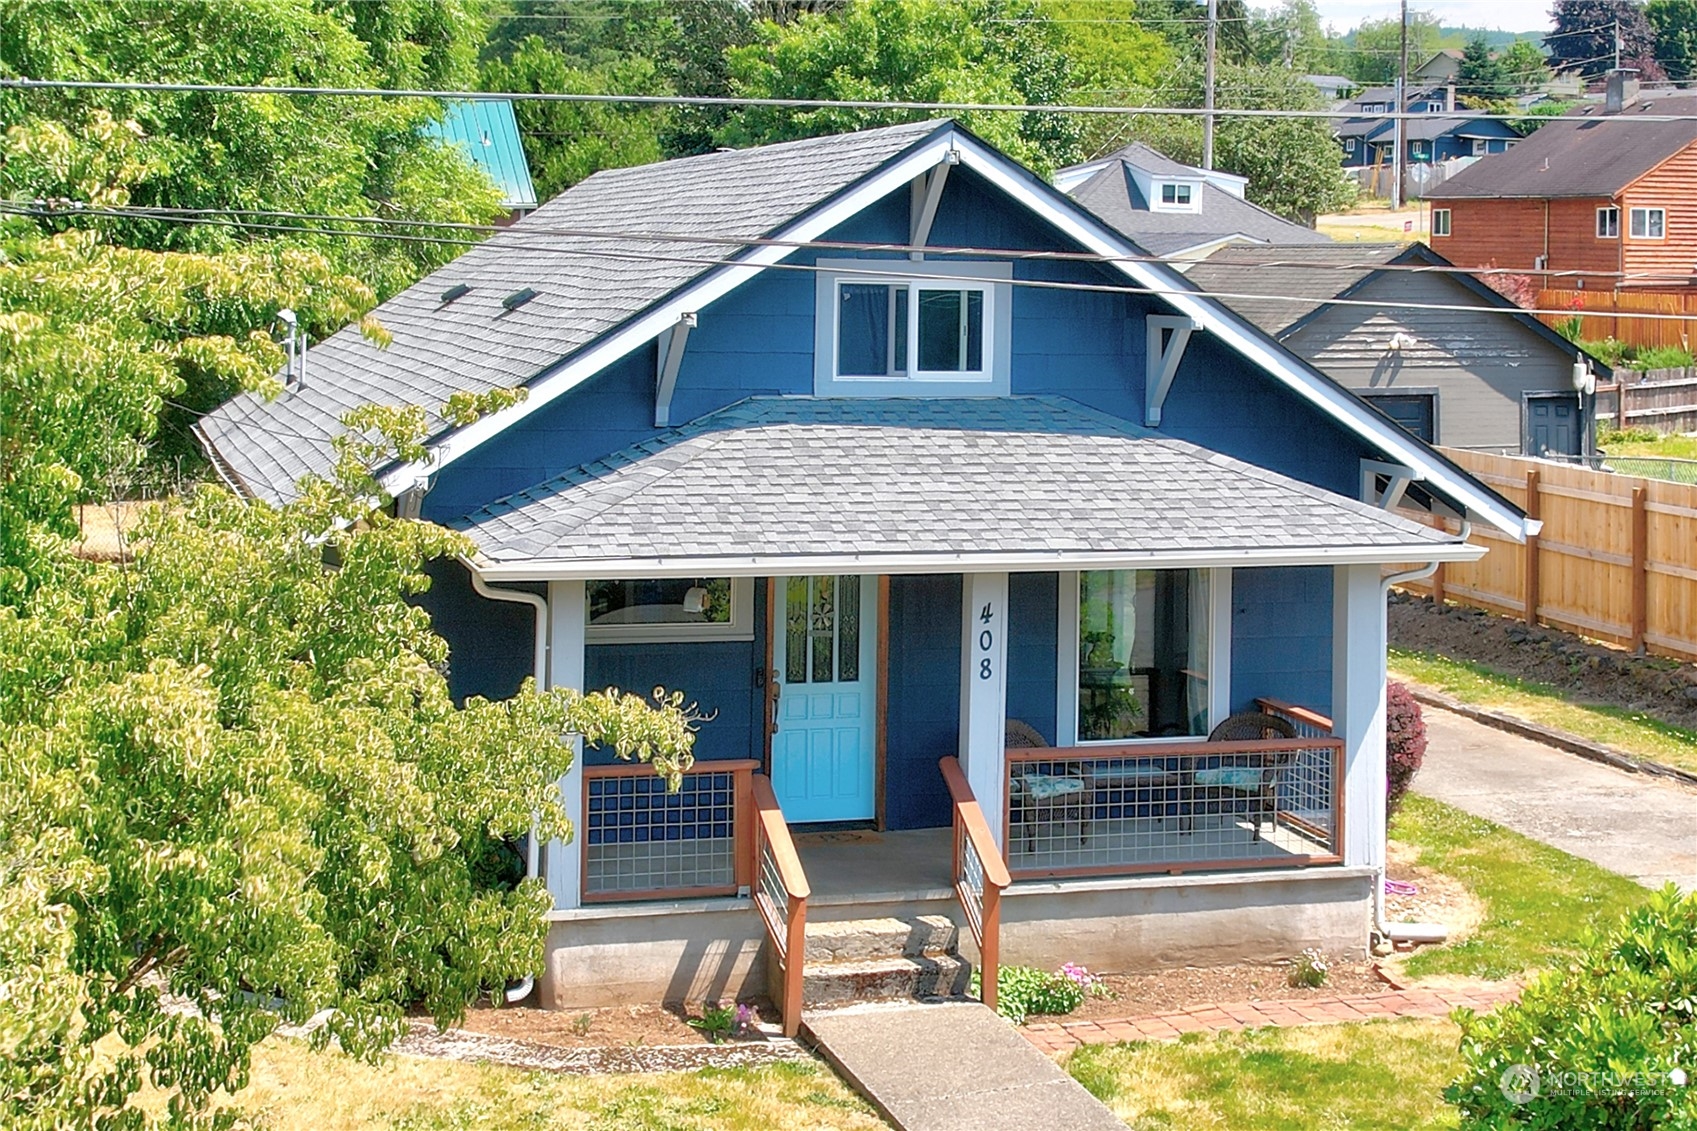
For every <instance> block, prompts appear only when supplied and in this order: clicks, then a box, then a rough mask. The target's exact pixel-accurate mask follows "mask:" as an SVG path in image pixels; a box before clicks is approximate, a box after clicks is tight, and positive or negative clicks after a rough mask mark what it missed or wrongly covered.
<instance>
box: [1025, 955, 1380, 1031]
mask: <svg viewBox="0 0 1697 1131" xmlns="http://www.w3.org/2000/svg"><path fill="white" fill-rule="evenodd" d="M1288 973H1289V967H1286V966H1257V965H1245V966H1209V967H1194V968H1185V969H1182V970H1163V971H1160V972H1158V973H1152V974H1108V975H1106V976H1104V977H1103V981H1104V982H1105V983H1106V984H1107V987H1108V990H1109V991H1110V995H1111V996H1108V995H1096V996H1091V997H1087V998H1085V999H1084V1004H1083V1005H1081V1006H1079V1007H1078V1008H1077V1009H1075V1010H1074V1011H1073V1012H1071V1013H1068V1014H1066V1015H1065V1016H1064V1017H1033V1018H1032V1020H1033V1021H1060V1022H1067V1021H1107V1020H1112V1019H1116V1018H1120V1017H1136V1016H1142V1015H1144V1014H1147V1013H1168V1012H1172V1011H1174V1010H1180V1009H1189V1008H1191V1007H1193V1006H1198V1005H1214V1004H1217V1003H1219V1002H1238V1001H1301V1000H1303V999H1305V998H1330V997H1336V996H1337V995H1339V994H1371V993H1381V992H1383V991H1385V990H1388V989H1390V986H1389V985H1387V984H1386V983H1385V981H1384V980H1383V979H1381V978H1380V977H1379V976H1378V975H1377V974H1375V973H1374V972H1373V967H1372V964H1371V963H1366V962H1361V963H1342V962H1337V963H1333V964H1332V967H1331V969H1330V970H1329V971H1328V972H1327V975H1326V984H1325V985H1323V986H1319V987H1316V988H1312V989H1311V988H1309V987H1306V986H1292V985H1291V984H1290V983H1289V982H1288V981H1287V980H1286V976H1287V974H1288Z"/></svg>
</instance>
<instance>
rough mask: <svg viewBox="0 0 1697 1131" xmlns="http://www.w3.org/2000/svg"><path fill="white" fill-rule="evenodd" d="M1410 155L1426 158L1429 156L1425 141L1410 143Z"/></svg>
mask: <svg viewBox="0 0 1697 1131" xmlns="http://www.w3.org/2000/svg"><path fill="white" fill-rule="evenodd" d="M1408 153H1409V156H1411V157H1425V156H1426V155H1427V150H1426V143H1425V142H1423V141H1411V142H1409V143H1408Z"/></svg>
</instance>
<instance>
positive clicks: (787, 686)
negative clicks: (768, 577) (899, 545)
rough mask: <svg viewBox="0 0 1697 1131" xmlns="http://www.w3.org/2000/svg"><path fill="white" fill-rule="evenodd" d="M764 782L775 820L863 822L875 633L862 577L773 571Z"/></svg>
mask: <svg viewBox="0 0 1697 1131" xmlns="http://www.w3.org/2000/svg"><path fill="white" fill-rule="evenodd" d="M774 584H776V585H777V587H778V601H777V604H778V622H777V624H775V625H774V626H773V630H774V633H775V637H776V638H775V639H774V640H773V642H772V661H773V667H774V669H775V670H776V672H777V676H778V684H779V691H778V710H777V716H778V730H777V733H776V734H774V735H773V736H772V788H773V790H774V792H776V793H777V795H778V804H779V805H781V806H782V807H783V810H784V819H785V820H787V821H790V822H792V823H796V822H808V821H864V820H870V819H871V818H872V816H873V815H874V813H875V812H876V809H877V799H876V797H875V796H874V793H875V789H876V785H875V782H876V767H875V764H874V763H875V756H876V755H875V743H876V735H875V733H874V726H875V722H876V718H875V716H876V714H877V711H876V703H875V684H874V681H875V680H876V678H877V673H876V672H875V671H874V670H873V669H874V668H875V667H876V662H875V659H876V654H877V639H878V631H877V625H876V623H875V618H876V616H877V612H876V610H877V602H876V601H874V600H873V599H872V595H873V590H874V589H875V588H876V586H875V584H874V582H873V579H872V578H870V577H855V576H852V575H850V576H845V577H830V576H827V577H789V578H780V579H778V580H777V581H776V582H774Z"/></svg>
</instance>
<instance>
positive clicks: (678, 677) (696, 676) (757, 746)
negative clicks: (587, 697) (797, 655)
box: [583, 580, 766, 766]
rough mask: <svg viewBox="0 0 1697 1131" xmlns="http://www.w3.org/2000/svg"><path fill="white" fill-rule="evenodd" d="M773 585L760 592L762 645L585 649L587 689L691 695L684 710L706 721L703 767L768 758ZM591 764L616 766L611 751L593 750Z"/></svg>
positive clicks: (757, 615) (701, 737)
mask: <svg viewBox="0 0 1697 1131" xmlns="http://www.w3.org/2000/svg"><path fill="white" fill-rule="evenodd" d="M765 641H766V582H765V581H763V580H762V581H757V582H756V583H755V589H754V639H753V640H725V641H706V640H692V641H683V642H679V643H675V644H630V643H622V644H591V645H589V646H588V647H587V648H585V649H584V680H583V682H584V686H585V687H586V688H587V689H588V690H590V691H599V690H602V689H603V688H608V687H617V688H619V689H620V690H621V691H631V692H635V693H637V694H639V695H647V694H649V693H650V692H652V691H653V690H654V689H655V688H656V687H664V688H665V689H666V690H668V691H681V692H683V693H684V703H685V705H688V704H690V703H696V704H699V706H700V711H701V713H702V714H703V715H712V716H713V717H712V718H711V719H709V720H707V721H706V722H703V723H702V724H701V729H700V730H699V731H698V732H697V733H696V737H695V757H696V760H697V761H702V762H711V761H717V760H721V759H725V758H760V757H762V756H763V755H764V754H765V745H766V736H765V731H764V729H763V727H762V726H761V712H762V711H763V710H764V709H765V700H766V697H765V692H764V690H763V688H762V686H761V682H760V681H761V677H762V676H763V675H764V672H763V671H762V669H763V667H764V666H765V663H766V643H765ZM584 759H585V761H586V762H587V763H588V764H589V765H592V766H605V765H609V764H611V763H612V762H614V761H616V759H615V758H614V757H613V754H612V752H611V751H604V750H588V751H585V752H584Z"/></svg>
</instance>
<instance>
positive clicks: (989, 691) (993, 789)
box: [960, 573, 1008, 845]
mask: <svg viewBox="0 0 1697 1131" xmlns="http://www.w3.org/2000/svg"><path fill="white" fill-rule="evenodd" d="M1007 625H1008V575H1007V574H1005V573H968V574H963V575H962V576H961V671H960V762H961V768H962V769H963V770H965V771H966V780H967V784H968V785H970V786H971V787H972V794H973V796H974V797H976V798H977V799H978V805H979V807H980V808H981V809H983V810H984V814H985V816H986V817H987V818H988V819H989V822H990V831H991V833H992V834H994V836H995V838H996V843H997V844H998V845H1000V844H1001V842H1002V804H1003V802H1002V793H1003V788H1004V783H1005V780H1006V778H1007V769H1006V767H1005V766H1004V765H1003V758H1004V751H1005V750H1006V746H1007V741H1006V736H1005V732H1006V728H1007V691H1008V673H1007V656H1008V641H1007Z"/></svg>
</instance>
